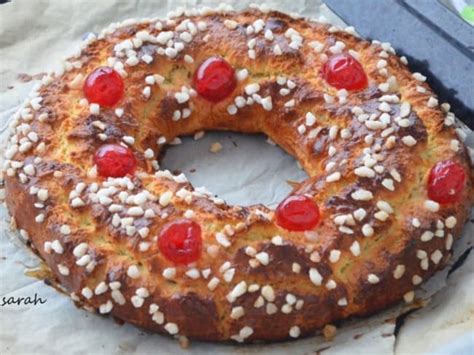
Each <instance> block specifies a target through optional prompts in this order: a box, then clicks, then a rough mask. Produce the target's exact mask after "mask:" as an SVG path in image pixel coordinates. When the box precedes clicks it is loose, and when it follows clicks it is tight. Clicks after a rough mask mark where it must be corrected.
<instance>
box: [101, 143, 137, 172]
mask: <svg viewBox="0 0 474 355" xmlns="http://www.w3.org/2000/svg"><path fill="white" fill-rule="evenodd" d="M94 163H95V164H96V165H97V172H98V173H99V175H100V176H103V177H122V176H125V175H127V174H132V173H133V172H134V171H135V169H136V167H137V161H136V159H135V156H134V155H133V153H132V151H131V150H130V149H129V148H126V147H124V146H121V145H119V144H105V145H103V146H101V147H100V148H99V149H97V151H96V152H95V155H94Z"/></svg>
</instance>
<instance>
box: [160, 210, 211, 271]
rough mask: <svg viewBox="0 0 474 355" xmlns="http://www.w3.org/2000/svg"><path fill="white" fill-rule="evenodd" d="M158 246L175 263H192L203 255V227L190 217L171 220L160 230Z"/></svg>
mask: <svg viewBox="0 0 474 355" xmlns="http://www.w3.org/2000/svg"><path fill="white" fill-rule="evenodd" d="M158 247H159V248H160V251H161V252H162V253H163V255H164V256H165V257H166V259H168V260H170V261H172V262H173V263H176V264H189V263H192V262H194V261H196V260H197V259H199V256H200V255H201V249H202V237H201V227H200V226H199V224H198V223H196V222H195V221H193V220H192V219H188V218H181V219H177V220H175V221H172V222H169V223H167V224H166V225H165V226H164V227H163V229H162V230H161V232H160V235H159V238H158Z"/></svg>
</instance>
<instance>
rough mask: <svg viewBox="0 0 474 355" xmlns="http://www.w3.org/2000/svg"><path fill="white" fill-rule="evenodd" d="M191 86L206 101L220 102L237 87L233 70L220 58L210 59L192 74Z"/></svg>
mask: <svg viewBox="0 0 474 355" xmlns="http://www.w3.org/2000/svg"><path fill="white" fill-rule="evenodd" d="M193 85H194V88H195V89H196V91H197V92H198V94H199V95H200V96H202V97H203V98H205V99H206V100H208V101H212V102H218V101H221V100H222V99H224V98H226V97H227V96H229V95H230V94H231V93H232V91H234V89H235V87H236V86H237V81H236V79H235V73H234V68H232V66H231V65H230V64H229V63H228V62H227V61H226V60H225V59H223V58H221V57H210V58H208V59H206V60H205V61H204V62H203V63H202V64H201V65H200V66H199V67H198V68H197V70H196V71H195V72H194V78H193Z"/></svg>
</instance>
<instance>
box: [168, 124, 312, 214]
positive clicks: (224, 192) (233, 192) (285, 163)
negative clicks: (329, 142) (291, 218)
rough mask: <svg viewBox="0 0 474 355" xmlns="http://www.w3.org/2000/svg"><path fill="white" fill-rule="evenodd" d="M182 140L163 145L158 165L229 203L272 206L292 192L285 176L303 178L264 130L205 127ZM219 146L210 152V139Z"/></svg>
mask: <svg viewBox="0 0 474 355" xmlns="http://www.w3.org/2000/svg"><path fill="white" fill-rule="evenodd" d="M180 138H181V140H182V144H180V145H176V146H168V147H167V149H166V152H165V154H164V157H163V159H162V160H161V162H160V168H161V169H168V170H170V171H171V172H173V173H178V172H180V173H181V172H182V173H184V174H185V175H186V177H187V178H188V180H189V181H190V182H191V183H192V184H193V186H194V187H195V188H196V187H200V186H204V187H206V188H207V189H208V190H209V191H211V192H212V193H213V194H214V195H217V197H219V198H222V199H224V200H225V201H226V202H227V203H228V204H231V205H240V206H250V205H255V204H264V205H266V206H267V207H270V208H275V207H276V206H277V205H278V203H279V202H280V201H281V200H283V199H284V198H285V197H286V196H287V195H288V194H289V193H290V192H291V191H292V189H293V188H292V187H291V186H290V184H289V183H288V181H294V182H302V181H303V180H305V179H307V177H308V176H307V174H306V173H305V172H304V171H303V170H301V169H300V168H298V166H297V163H296V160H295V159H294V158H293V157H292V156H290V155H289V154H287V153H286V152H285V151H283V150H282V149H281V148H280V147H278V146H273V145H270V144H269V143H267V141H266V136H264V135H250V134H240V133H234V132H206V134H205V136H204V137H203V138H202V139H200V140H197V141H195V140H194V139H193V138H192V137H180ZM215 142H219V143H220V144H221V145H222V149H221V150H220V151H219V152H218V153H212V152H210V147H211V145H212V144H213V143H215Z"/></svg>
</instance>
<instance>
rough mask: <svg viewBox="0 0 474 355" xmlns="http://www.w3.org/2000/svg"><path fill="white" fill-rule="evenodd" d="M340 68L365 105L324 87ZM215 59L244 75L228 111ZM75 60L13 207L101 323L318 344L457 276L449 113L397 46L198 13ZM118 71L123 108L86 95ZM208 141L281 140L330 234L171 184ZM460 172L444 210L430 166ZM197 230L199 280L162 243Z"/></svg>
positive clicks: (54, 92)
mask: <svg viewBox="0 0 474 355" xmlns="http://www.w3.org/2000/svg"><path fill="white" fill-rule="evenodd" d="M177 43H181V44H177ZM160 48H161V49H160ZM341 52H343V53H348V54H350V55H351V56H353V57H354V58H355V59H356V60H357V61H358V62H359V63H361V65H362V67H363V69H364V71H365V73H366V75H367V78H368V86H367V87H366V88H365V89H363V90H358V91H345V90H338V89H337V88H334V87H333V86H331V85H329V84H328V83H327V82H326V81H325V80H324V78H323V77H322V73H321V72H322V69H323V65H324V63H325V62H326V61H327V60H328V57H329V58H330V57H331V56H333V55H336V54H337V53H341ZM212 56H220V57H222V58H224V59H225V60H226V61H227V62H228V63H230V65H231V66H232V67H233V68H234V69H235V71H236V79H237V80H236V87H235V89H234V90H233V91H232V94H231V95H230V96H228V97H225V98H223V99H221V100H220V101H218V102H210V101H209V100H206V99H204V98H203V97H200V95H196V91H194V90H193V89H192V87H193V82H192V81H193V75H194V72H195V71H196V69H197V68H198V66H199V64H200V63H202V62H203V61H205V60H206V59H207V58H209V57H212ZM64 64H65V65H64V70H63V71H60V72H57V73H55V74H52V75H49V76H47V77H45V78H44V79H43V83H42V86H41V87H39V88H38V89H37V90H36V91H35V93H34V94H33V95H32V96H31V97H30V98H29V99H28V100H27V102H26V103H25V104H24V105H23V106H22V108H21V109H20V110H19V111H18V113H17V114H16V116H15V118H14V124H13V131H14V132H13V135H12V138H11V139H10V143H9V147H8V149H7V150H6V161H5V171H6V174H5V176H6V202H7V206H8V208H9V211H10V213H11V216H12V217H13V218H14V220H15V221H16V224H17V225H18V227H19V228H20V229H21V232H22V235H23V236H24V237H29V241H30V242H31V247H33V248H34V249H36V251H37V253H38V254H39V255H40V256H41V258H42V259H44V260H45V262H46V263H47V264H48V265H49V267H50V268H51V269H52V271H53V272H54V275H55V276H56V278H57V280H58V282H59V283H60V284H61V285H62V286H63V287H64V288H65V289H66V290H67V291H68V292H69V293H70V294H71V297H72V298H73V300H74V301H75V302H76V303H77V304H80V305H83V306H86V307H89V308H92V309H95V310H97V311H98V312H99V313H103V314H108V313H109V314H112V315H113V316H114V317H117V318H120V319H122V320H125V321H127V322H130V323H133V324H136V325H138V326H140V327H143V328H146V329H149V330H152V331H156V332H160V333H170V334H173V335H175V334H179V335H184V336H188V337H191V338H198V339H203V340H210V341H222V340H229V339H233V340H236V341H239V342H240V341H255V340H267V341H273V340H282V339H286V338H289V337H292V338H297V337H299V336H304V335H308V334H312V333H313V332H314V331H315V330H316V329H318V328H320V327H322V326H324V325H325V324H328V323H331V322H334V321H337V320H340V319H343V318H347V317H349V316H355V315H368V314H371V313H373V312H375V311H377V310H380V309H383V308H386V307H387V306H389V305H392V304H394V303H396V302H398V301H400V300H403V299H405V301H407V302H411V301H412V300H413V299H414V289H415V288H416V286H418V285H419V284H421V283H422V282H424V281H425V280H427V279H428V278H429V277H430V276H431V275H432V274H433V273H434V272H435V271H436V270H439V269H440V268H442V267H443V266H444V265H445V264H446V262H447V261H448V259H449V257H450V255H451V247H452V243H453V239H456V237H457V236H459V234H460V232H461V229H462V227H463V224H464V222H465V220H466V218H467V213H468V211H469V208H470V207H471V205H472V201H473V194H472V170H471V165H470V162H469V159H468V156H467V152H466V148H465V147H464V145H463V144H462V143H460V142H459V141H458V140H457V138H456V134H455V130H454V128H453V122H454V116H453V115H452V114H451V113H449V112H448V111H449V107H448V106H447V105H439V104H438V101H437V99H436V96H435V94H433V92H432V91H431V89H430V88H429V86H428V85H427V84H426V83H425V78H424V77H423V76H422V75H421V74H419V73H415V74H412V73H411V72H410V71H409V70H408V68H407V65H406V59H403V58H402V59H401V58H399V57H397V56H396V55H395V51H394V50H393V49H392V48H391V46H390V45H389V44H386V43H380V42H376V41H374V42H372V43H369V42H367V41H364V40H361V39H360V38H358V37H356V36H355V35H354V34H353V33H352V31H351V30H350V29H347V30H343V29H340V28H336V27H334V26H330V25H326V24H321V23H316V22H313V21H309V20H306V19H302V18H293V17H290V16H288V15H285V14H282V13H280V12H274V11H270V12H268V11H264V12H261V11H259V10H256V9H250V10H246V11H243V12H233V11H230V12H224V11H217V12H212V11H210V10H204V11H201V12H199V11H197V12H196V11H195V12H191V13H190V14H186V15H184V14H182V13H179V14H177V16H176V17H174V18H173V19H171V20H167V21H160V20H156V19H152V20H144V21H140V22H139V21H126V22H124V23H122V24H120V25H119V24H114V25H112V26H111V27H110V28H108V29H107V30H105V31H104V32H103V33H102V34H101V35H100V36H99V38H98V39H97V38H95V36H93V35H91V36H89V37H88V39H87V40H86V41H85V43H84V44H83V46H82V47H81V51H80V52H77V54H76V55H75V56H73V57H71V58H70V59H68V60H67V61H66V62H65V63H64ZM103 66H110V67H113V68H114V69H115V70H116V71H117V72H118V73H120V74H121V76H122V77H123V81H124V90H125V93H124V96H123V98H122V99H121V100H120V101H119V102H118V103H117V104H116V105H114V106H113V107H111V108H107V107H99V106H98V105H94V104H90V103H88V102H87V100H85V96H84V92H83V82H84V79H85V78H86V77H87V75H88V74H90V73H91V72H93V71H94V70H95V69H97V68H98V67H103ZM256 84H258V85H256ZM180 93H181V94H180ZM183 93H184V94H183ZM175 94H178V95H175ZM255 94H256V95H255ZM202 130H231V131H236V132H244V133H257V132H263V133H265V134H266V135H268V136H269V137H270V138H271V139H272V140H273V141H274V142H276V143H277V144H278V145H279V146H281V147H282V148H283V149H285V150H286V151H287V152H288V153H289V154H291V155H293V156H294V157H295V158H296V159H297V160H298V161H299V163H300V164H301V165H302V166H303V167H304V169H305V170H306V172H307V173H308V175H309V178H308V179H307V180H306V181H304V182H302V183H301V184H300V185H299V186H298V187H296V188H295V189H294V191H293V192H292V195H306V196H307V197H309V198H310V199H311V200H312V201H315V202H316V203H317V205H318V206H319V210H320V214H321V221H320V223H319V224H318V225H317V226H315V227H314V228H312V229H311V230H307V231H288V230H286V229H285V228H282V227H281V226H279V225H278V223H276V219H275V213H274V211H272V210H270V209H268V208H266V207H265V206H262V205H258V206H250V207H241V206H229V205H227V204H225V203H224V202H223V201H222V200H220V199H218V198H215V197H213V196H211V195H208V194H207V192H206V191H204V190H202V189H201V190H194V189H193V187H192V186H191V185H190V184H189V183H188V182H187V180H186V178H185V177H184V175H179V176H174V175H172V174H171V173H170V172H168V171H155V170H156V169H158V168H159V167H158V163H157V161H156V159H157V158H156V157H157V156H158V155H159V153H160V151H161V149H162V148H163V147H164V146H165V143H177V142H178V141H179V138H178V136H181V135H191V134H195V133H196V132H200V131H202ZM106 143H115V144H123V145H124V146H128V147H129V149H131V150H132V151H133V154H134V156H135V158H136V161H137V168H136V171H135V172H134V174H133V176H131V175H130V176H126V177H123V178H120V177H119V178H109V179H106V178H103V177H101V176H98V174H97V167H96V166H94V154H95V152H96V151H97V149H99V148H100V147H101V146H102V145H104V144H106ZM150 149H151V150H150ZM444 160H451V161H454V162H456V163H457V164H458V165H459V166H461V167H462V168H463V169H464V171H465V174H466V179H465V182H464V185H463V188H462V191H461V192H460V195H459V198H458V201H457V203H450V204H438V203H436V202H435V201H431V200H430V199H429V197H428V193H427V184H428V178H429V173H430V170H431V168H432V167H433V166H434V165H435V164H436V163H438V162H440V161H444ZM358 168H359V169H358ZM182 218H187V219H191V220H193V221H195V222H196V223H197V224H198V225H199V226H200V229H201V233H202V251H201V253H200V255H199V257H198V258H197V260H196V261H195V262H193V263H192V264H191V265H182V264H175V263H173V262H172V261H170V260H168V259H167V258H166V257H165V256H164V255H163V253H161V252H160V250H159V245H158V244H159V243H158V239H159V238H158V236H159V235H160V232H161V231H162V229H163V227H164V226H165V225H166V224H167V223H170V222H172V221H175V220H178V219H182Z"/></svg>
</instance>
